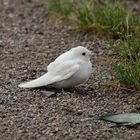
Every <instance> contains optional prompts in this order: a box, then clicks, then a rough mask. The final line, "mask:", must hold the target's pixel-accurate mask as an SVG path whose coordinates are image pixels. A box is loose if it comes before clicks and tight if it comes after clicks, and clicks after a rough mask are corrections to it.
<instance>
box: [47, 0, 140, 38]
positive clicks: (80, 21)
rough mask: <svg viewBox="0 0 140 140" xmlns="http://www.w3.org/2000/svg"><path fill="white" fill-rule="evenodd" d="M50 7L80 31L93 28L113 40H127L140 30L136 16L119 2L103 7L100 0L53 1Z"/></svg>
mask: <svg viewBox="0 0 140 140" xmlns="http://www.w3.org/2000/svg"><path fill="white" fill-rule="evenodd" d="M50 5H51V9H52V11H54V12H56V13H57V14H59V16H61V17H63V19H68V20H69V21H71V23H73V25H76V27H78V28H79V29H84V30H86V29H89V28H90V29H92V28H93V29H96V30H97V31H98V32H99V33H100V34H103V35H104V34H105V33H106V34H107V35H110V36H111V37H112V38H126V37H127V36H129V35H132V34H134V33H135V32H137V30H139V22H138V20H137V18H136V16H135V15H134V14H133V13H132V12H131V11H128V10H127V9H126V8H125V7H124V6H123V5H121V4H120V3H117V2H111V3H109V4H107V5H103V4H101V3H100V2H99V1H98V0H96V1H92V0H85V1H84V2H81V3H80V4H77V3H75V1H74V0H67V1H65V0H51V1H50Z"/></svg>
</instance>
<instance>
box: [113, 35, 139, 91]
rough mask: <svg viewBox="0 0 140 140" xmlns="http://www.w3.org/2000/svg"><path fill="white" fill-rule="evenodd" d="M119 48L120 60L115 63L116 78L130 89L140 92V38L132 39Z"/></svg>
mask: <svg viewBox="0 0 140 140" xmlns="http://www.w3.org/2000/svg"><path fill="white" fill-rule="evenodd" d="M118 48H119V49H120V50H119V54H118V59H117V61H115V62H114V63H113V68H114V70H115V72H116V78H117V79H118V80H119V82H120V83H121V84H123V85H125V86H127V87H128V88H130V87H131V88H133V89H136V90H138V91H140V38H139V37H132V38H130V39H128V40H126V41H124V42H122V43H121V44H120V45H119V46H118Z"/></svg>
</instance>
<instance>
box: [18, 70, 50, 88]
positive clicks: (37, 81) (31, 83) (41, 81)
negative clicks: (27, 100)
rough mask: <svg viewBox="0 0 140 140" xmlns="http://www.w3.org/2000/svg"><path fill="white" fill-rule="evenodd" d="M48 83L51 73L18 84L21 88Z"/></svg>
mask: <svg viewBox="0 0 140 140" xmlns="http://www.w3.org/2000/svg"><path fill="white" fill-rule="evenodd" d="M48 84H51V75H50V74H48V73H46V74H45V75H43V76H41V77H39V78H38V79H35V80H32V81H29V82H25V83H21V84H19V85H18V86H19V87H22V88H36V87H42V86H46V85H48Z"/></svg>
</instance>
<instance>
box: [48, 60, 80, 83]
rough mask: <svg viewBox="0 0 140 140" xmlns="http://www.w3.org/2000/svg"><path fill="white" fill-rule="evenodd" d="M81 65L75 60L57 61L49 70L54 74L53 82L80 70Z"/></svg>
mask: <svg viewBox="0 0 140 140" xmlns="http://www.w3.org/2000/svg"><path fill="white" fill-rule="evenodd" d="M79 68H80V66H79V64H78V63H76V62H75V61H65V62H64V63H60V64H59V63H55V64H53V65H52V66H51V67H50V68H49V69H48V72H49V73H51V74H52V75H54V79H52V83H54V82H58V81H62V80H65V79H68V78H69V77H71V76H72V75H73V74H75V73H76V72H77V71H78V70H79Z"/></svg>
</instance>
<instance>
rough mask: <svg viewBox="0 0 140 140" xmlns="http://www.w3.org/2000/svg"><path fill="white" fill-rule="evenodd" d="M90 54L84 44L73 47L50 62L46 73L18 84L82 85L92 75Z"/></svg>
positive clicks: (31, 85)
mask: <svg viewBox="0 0 140 140" xmlns="http://www.w3.org/2000/svg"><path fill="white" fill-rule="evenodd" d="M90 55H91V52H90V51H89V50H88V49H86V48H84V47H82V46H78V47H75V48H72V49H70V50H69V51H67V52H65V53H63V54H62V55H60V56H59V57H57V58H56V60H55V61H54V62H52V63H50V64H49V65H48V67H47V70H48V72H47V73H46V74H44V75H43V76H41V77H39V78H37V79H35V80H32V81H29V82H25V83H21V84H19V85H18V86H19V87H22V88H36V87H42V86H47V85H52V86H54V87H57V88H69V87H73V86H77V85H80V84H82V83H84V82H85V81H87V80H88V78H89V77H90V75H91V72H92V64H91V62H90Z"/></svg>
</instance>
